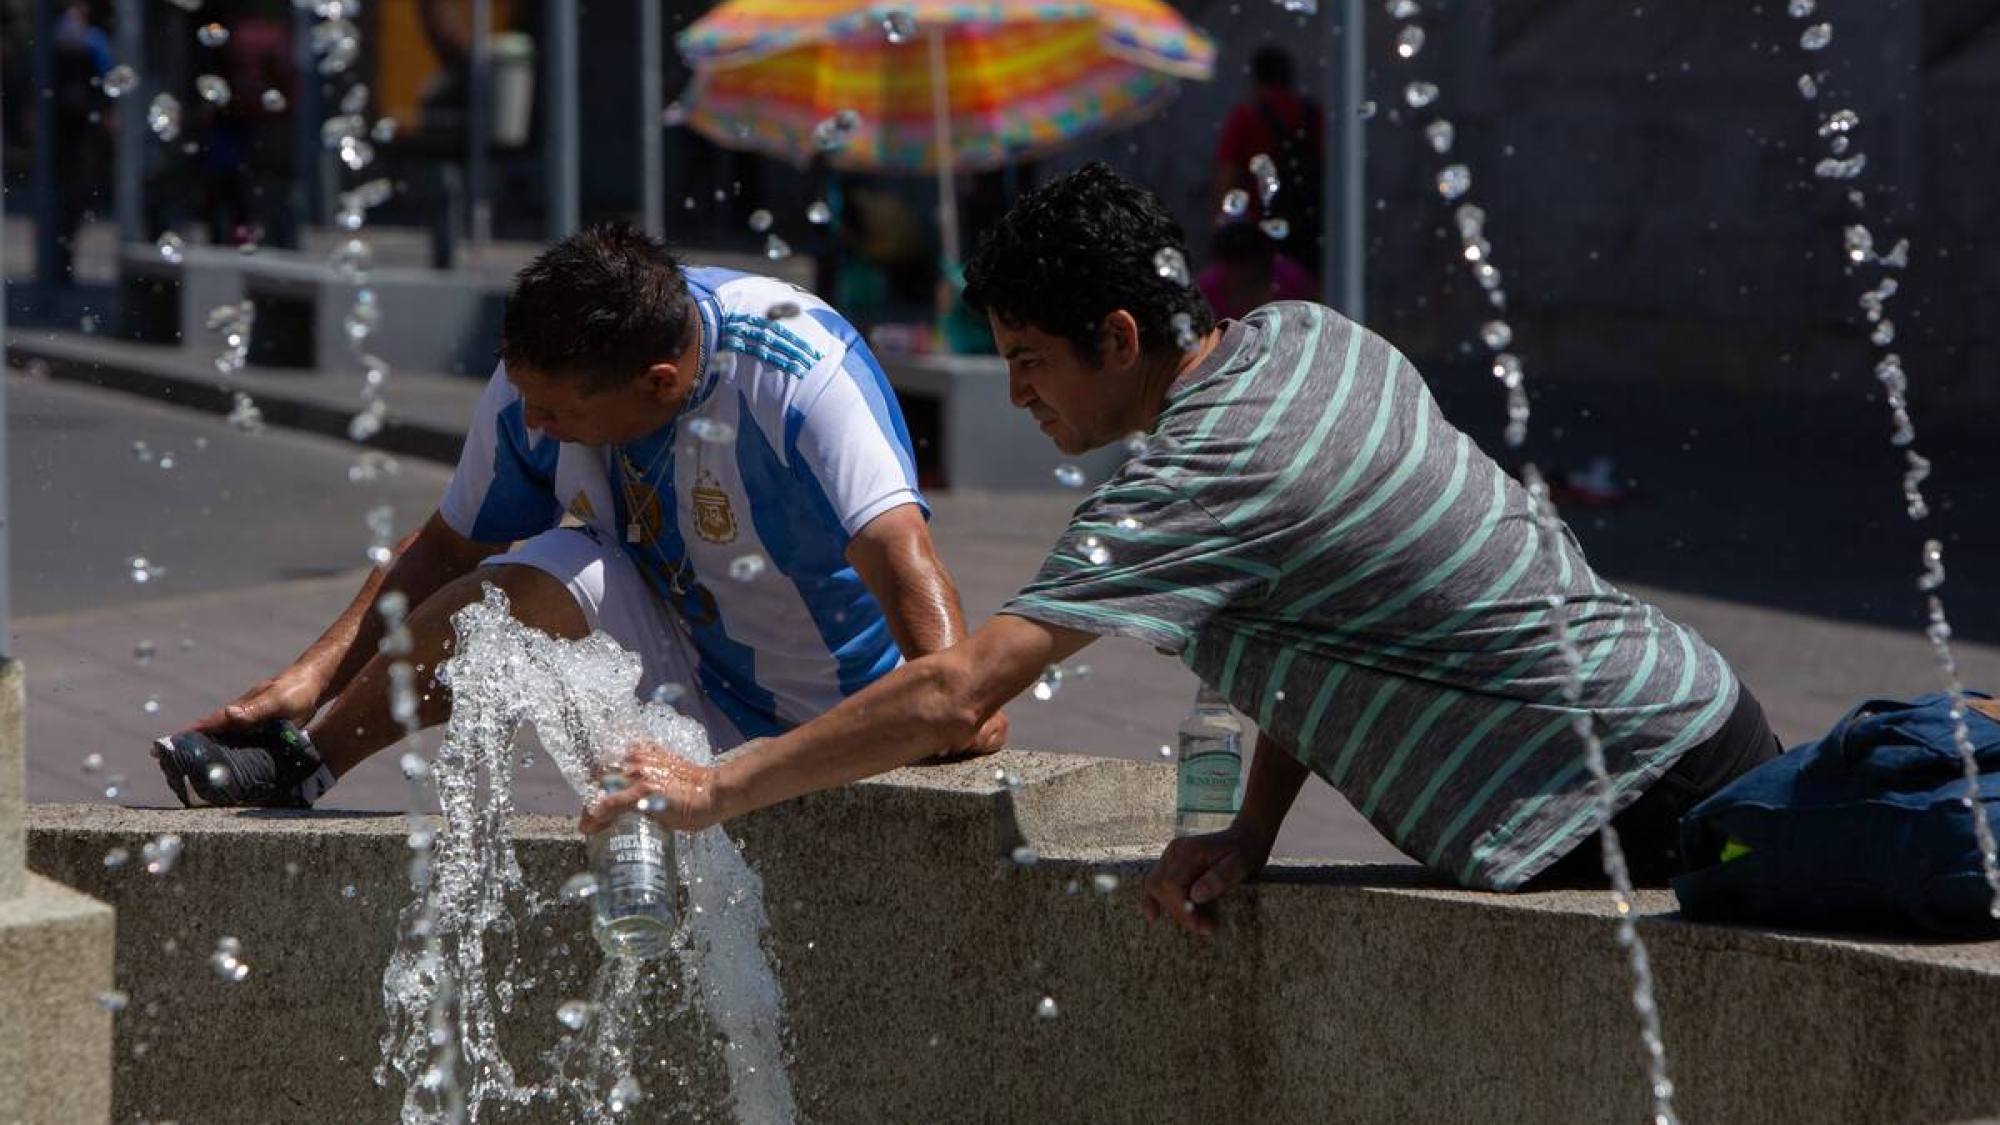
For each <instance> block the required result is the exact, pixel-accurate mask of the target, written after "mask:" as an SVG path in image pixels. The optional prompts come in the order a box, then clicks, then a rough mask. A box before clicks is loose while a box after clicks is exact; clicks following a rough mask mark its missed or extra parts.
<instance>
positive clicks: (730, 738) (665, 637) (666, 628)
mask: <svg viewBox="0 0 2000 1125" xmlns="http://www.w3.org/2000/svg"><path fill="white" fill-rule="evenodd" d="M602 535H603V533H602V532H600V531H598V530H597V529H595V528H583V527H558V528H555V529H553V530H550V531H544V532H542V533H541V534H540V535H537V536H535V537H534V538H532V539H525V540H522V541H521V542H520V543H519V544H518V545H516V546H515V548H514V549H513V550H511V551H508V552H506V553H505V554H499V555H494V556H492V557H491V558H488V559H486V560H485V561H484V562H483V563H481V564H480V565H482V566H531V567H534V568H535V569H536V570H539V571H541V572H543V573H544V574H548V575H551V576H553V577H554V578H555V579H556V580H557V581H559V582H561V583H562V584H563V585H564V586H565V587H567V588H568V589H569V592H570V596H571V597H573V598H575V599H576V604H577V606H578V607H579V608H581V609H582V610H583V617H584V620H585V621H586V622H587V623H588V624H589V625H590V630H591V632H594V633H596V632H602V633H604V634H606V635H607V636H609V637H610V638H611V639H612V640H613V641H615V642H617V644H618V646H619V647H620V648H623V649H625V650H626V651H627V652H633V653H637V654H638V656H639V664H640V667H641V669H642V670H643V671H642V674H641V675H640V677H639V697H640V698H641V699H650V698H651V697H652V694H653V691H654V689H655V688H657V687H659V686H660V685H661V684H673V685H676V686H678V687H681V688H683V689H685V690H684V692H683V694H681V695H680V696H679V697H677V698H675V699H674V701H673V705H674V709H675V710H677V711H679V712H681V713H682V714H684V715H686V716H687V717H689V718H691V719H693V720H694V721H696V722H698V723H700V724H701V725H702V727H703V729H705V730H707V731H708V744H709V748H710V749H711V750H712V751H714V752H715V753H717V754H720V753H722V752H723V751H724V750H730V749H734V748H735V747H737V746H740V745H742V743H743V735H742V734H740V733H739V732H738V731H737V729H736V724H735V723H732V722H730V721H729V717H728V716H727V715H726V714H724V713H723V710H722V708H721V707H718V706H716V704H715V702H714V701H713V700H711V699H709V698H708V696H707V695H706V694H705V693H704V692H703V691H702V688H701V679H700V677H699V676H698V675H697V674H696V673H697V672H698V670H699V669H700V668H701V656H700V654H699V653H698V652H697V651H696V649H695V647H694V638H693V637H691V636H689V635H688V631H687V627H686V626H685V625H683V624H682V623H681V620H680V617H679V615H678V614H676V613H674V611H673V610H671V609H668V608H667V605H666V603H665V602H663V601H661V600H660V598H659V596H658V595H657V594H655V593H653V588H652V587H651V586H648V585H647V584H646V579H645V577H644V576H643V575H641V574H640V573H639V568H638V567H637V566H636V565H634V564H633V562H632V559H631V557H630V556H628V555H626V553H625V552H624V551H623V550H621V549H620V548H619V547H618V546H617V545H616V544H612V543H606V542H603V541H602Z"/></svg>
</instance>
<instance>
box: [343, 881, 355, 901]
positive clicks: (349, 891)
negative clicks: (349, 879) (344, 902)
mask: <svg viewBox="0 0 2000 1125" xmlns="http://www.w3.org/2000/svg"><path fill="white" fill-rule="evenodd" d="M357 893H358V892H357V891H356V890H355V889H354V884H353V883H349V884H347V885H346V886H344V887H342V888H340V897H341V898H353V897H354V896H355V895H356V894H357Z"/></svg>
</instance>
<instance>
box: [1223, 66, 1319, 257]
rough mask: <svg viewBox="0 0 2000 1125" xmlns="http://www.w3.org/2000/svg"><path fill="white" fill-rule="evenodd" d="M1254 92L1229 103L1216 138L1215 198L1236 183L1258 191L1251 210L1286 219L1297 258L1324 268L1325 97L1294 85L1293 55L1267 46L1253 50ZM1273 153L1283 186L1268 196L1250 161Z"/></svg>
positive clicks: (1288, 248)
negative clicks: (1266, 200)
mask: <svg viewBox="0 0 2000 1125" xmlns="http://www.w3.org/2000/svg"><path fill="white" fill-rule="evenodd" d="M1250 82H1251V87H1250V97H1249V98H1248V99H1247V100H1245V101H1244V102H1242V103H1240V104H1238V105H1237V106H1236V107H1235V108H1233V109H1231V110H1230V111H1229V116H1228V118H1226V119H1225V120H1224V121H1223V123H1222V137H1221V139H1220V140H1219V141H1218V142H1217V144H1216V146H1215V203H1216V206H1217V209H1218V210H1220V209H1221V208H1222V202H1223V199H1224V198H1225V197H1226V196H1227V195H1228V194H1229V193H1230V192H1231V191H1236V190H1241V191H1245V192H1247V193H1248V194H1249V197H1250V209H1249V211H1247V212H1246V213H1245V215H1244V217H1245V218H1248V219H1251V220H1253V221H1256V220H1267V219H1282V220H1284V223H1285V226H1286V227H1287V228H1288V229H1287V230H1286V231H1285V233H1284V235H1283V237H1281V238H1278V239H1276V240H1275V241H1276V242H1277V243H1278V248H1279V249H1280V250H1281V251H1282V252H1283V253H1284V254H1285V255H1286V256H1287V257H1289V258H1290V259H1291V260H1292V261H1294V262H1296V263H1298V264H1299V265H1301V266H1303V267H1304V268H1305V269H1306V270H1307V271H1308V272H1309V273H1311V274H1313V275H1314V276H1317V275H1318V273H1319V260H1320V234H1321V230H1322V223H1321V220H1320V192H1321V184H1322V182H1323V180H1324V177H1325V170H1326V151H1325V145H1324V143H1323V140H1324V136H1325V121H1324V117H1325V115H1324V114H1323V113H1322V112H1321V111H1320V107H1319V104H1318V103H1317V102H1315V101H1313V100H1312V99H1311V98H1308V97H1305V96H1304V95H1302V94H1300V93H1299V92H1298V90H1297V89H1296V88H1295V87H1294V85H1293V66H1292V56H1291V55H1289V54H1287V53H1286V52H1285V51H1284V49H1283V48H1279V47H1263V48H1259V49H1258V51H1257V53H1256V54H1254V55H1252V56H1250ZM1259 155H1263V156H1269V157H1270V158H1271V162H1272V164H1273V165H1274V166H1275V168H1276V170H1277V177H1278V191H1277V194H1276V195H1274V196H1272V197H1271V200H1270V202H1269V203H1267V204H1265V203H1261V202H1260V200H1261V198H1262V197H1261V195H1260V193H1259V185H1258V183H1257V177H1256V176H1255V175H1254V174H1252V172H1251V171H1250V162H1251V161H1252V160H1254V159H1255V158H1256V157H1258V156H1259Z"/></svg>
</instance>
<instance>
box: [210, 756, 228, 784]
mask: <svg viewBox="0 0 2000 1125" xmlns="http://www.w3.org/2000/svg"><path fill="white" fill-rule="evenodd" d="M208 783H209V784H210V785H211V786H214V787H215V788H217V789H220V788H222V787H223V786H225V785H228V784H229V767H228V766H225V765H223V764H222V763H220V762H217V763H216V764H215V765H212V766H210V767H208Z"/></svg>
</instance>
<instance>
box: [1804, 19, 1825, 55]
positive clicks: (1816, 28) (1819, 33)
mask: <svg viewBox="0 0 2000 1125" xmlns="http://www.w3.org/2000/svg"><path fill="white" fill-rule="evenodd" d="M1831 42H1833V25H1832V24H1830V23H1816V24H1814V25H1812V26H1811V27H1808V28H1806V29H1805V31H1803V32H1801V33H1800V34H1799V46H1801V47H1803V48H1805V49H1806V50H1808V51H1820V50H1825V49H1826V45H1827V44H1828V43H1831Z"/></svg>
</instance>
